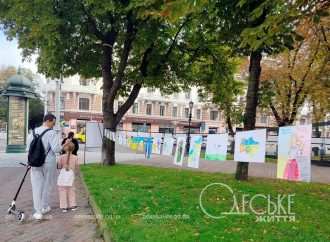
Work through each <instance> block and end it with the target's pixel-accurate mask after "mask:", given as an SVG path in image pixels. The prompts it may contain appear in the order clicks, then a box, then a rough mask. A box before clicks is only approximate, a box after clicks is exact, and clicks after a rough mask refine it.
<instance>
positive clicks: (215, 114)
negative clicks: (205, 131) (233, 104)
mask: <svg viewBox="0 0 330 242" xmlns="http://www.w3.org/2000/svg"><path fill="white" fill-rule="evenodd" d="M210 119H211V120H218V111H211V112H210Z"/></svg>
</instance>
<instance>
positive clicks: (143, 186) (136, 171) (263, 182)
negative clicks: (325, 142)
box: [81, 165, 330, 242]
mask: <svg viewBox="0 0 330 242" xmlns="http://www.w3.org/2000/svg"><path fill="white" fill-rule="evenodd" d="M81 171H82V173H83V175H84V179H85V182H86V184H87V186H88V189H89V191H90V193H91V194H92V196H93V197H94V199H95V201H96V203H97V204H98V206H99V208H100V210H101V211H102V214H103V215H105V217H106V223H107V226H108V229H109V230H110V231H111V233H112V237H113V240H114V241H125V242H127V241H134V242H135V241H137V242H138V241H160V242H162V241H164V242H165V241H166V242H167V241H207V242H209V241H330V186H329V185H320V184H310V183H294V182H286V181H280V180H270V179H260V178H258V179H256V178H251V179H250V180H249V181H247V182H238V181H236V180H235V179H233V177H232V176H231V175H225V174H220V173H213V174H210V173H204V172H194V171H188V170H177V169H165V168H155V167H145V166H134V165H116V166H113V167H107V166H101V165H87V166H81ZM214 182H221V183H225V184H227V185H229V186H230V187H231V188H232V189H233V191H234V193H235V195H236V196H237V198H238V200H239V199H240V197H241V196H242V195H243V194H246V195H249V196H253V195H255V194H265V195H267V194H270V195H271V196H272V197H275V196H277V194H284V195H288V194H295V197H294V204H293V205H292V207H291V211H292V212H294V213H295V217H296V221H295V222H283V221H282V222H256V215H254V214H249V215H227V216H225V217H224V218H221V219H212V218H210V217H208V216H206V215H205V214H204V213H203V212H202V210H201V208H200V206H199V195H200V192H201V191H202V189H203V188H204V187H205V186H206V185H208V184H210V183H214ZM204 194H205V196H204V197H203V198H204V199H203V205H204V207H205V208H206V209H207V211H208V212H210V213H212V214H214V215H217V214H219V213H220V212H223V211H228V210H229V209H230V208H231V206H232V196H231V195H230V193H229V192H226V191H225V190H224V189H217V188H216V187H213V188H211V189H210V190H207V191H206V192H205V193H204ZM266 207H267V206H266V203H265V202H264V200H263V199H256V200H255V201H254V208H255V210H256V211H259V212H260V211H264V210H265V208H266ZM227 208H228V209H227Z"/></svg>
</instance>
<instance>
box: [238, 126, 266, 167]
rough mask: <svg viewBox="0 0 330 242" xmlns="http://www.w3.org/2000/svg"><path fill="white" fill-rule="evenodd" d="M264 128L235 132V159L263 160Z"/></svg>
mask: <svg viewBox="0 0 330 242" xmlns="http://www.w3.org/2000/svg"><path fill="white" fill-rule="evenodd" d="M265 155H266V129H257V130H249V131H242V132H237V133H236V135H235V153H234V160H235V161H243V162H258V163H263V162H265Z"/></svg>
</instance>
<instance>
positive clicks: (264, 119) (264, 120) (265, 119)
mask: <svg viewBox="0 0 330 242" xmlns="http://www.w3.org/2000/svg"><path fill="white" fill-rule="evenodd" d="M260 123H262V124H266V123H267V116H266V115H261V117H260Z"/></svg>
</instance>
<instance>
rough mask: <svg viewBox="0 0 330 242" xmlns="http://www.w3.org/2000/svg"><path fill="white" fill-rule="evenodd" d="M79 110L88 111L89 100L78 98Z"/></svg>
mask: <svg viewBox="0 0 330 242" xmlns="http://www.w3.org/2000/svg"><path fill="white" fill-rule="evenodd" d="M79 110H89V98H85V97H80V98H79Z"/></svg>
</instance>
